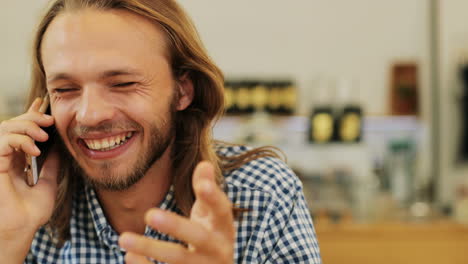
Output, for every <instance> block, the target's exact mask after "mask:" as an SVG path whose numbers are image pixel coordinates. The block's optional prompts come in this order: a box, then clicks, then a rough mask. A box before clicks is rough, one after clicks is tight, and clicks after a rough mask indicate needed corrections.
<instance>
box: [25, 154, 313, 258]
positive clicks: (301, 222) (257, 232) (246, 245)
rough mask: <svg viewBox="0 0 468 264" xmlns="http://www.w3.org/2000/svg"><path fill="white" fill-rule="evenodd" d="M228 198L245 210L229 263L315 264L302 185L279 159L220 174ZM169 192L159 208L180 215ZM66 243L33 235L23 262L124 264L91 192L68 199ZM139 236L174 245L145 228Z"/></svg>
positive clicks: (44, 234)
mask: <svg viewBox="0 0 468 264" xmlns="http://www.w3.org/2000/svg"><path fill="white" fill-rule="evenodd" d="M246 150H247V148H246V147H242V146H222V147H220V148H219V149H218V154H220V155H224V156H233V155H238V154H241V153H242V152H244V151H246ZM225 182H226V190H227V195H228V197H229V199H230V200H231V201H232V203H233V204H235V205H236V206H238V207H241V208H247V209H249V211H248V212H244V213H243V214H242V218H241V220H239V221H236V222H235V227H236V230H237V237H236V244H235V251H234V263H286V264H287V263H311V264H318V263H321V259H320V253H319V247H318V243H317V238H316V235H315V230H314V227H313V225H312V219H311V217H310V214H309V211H308V207H307V204H306V201H305V199H304V194H303V191H302V184H301V182H300V181H299V179H298V178H297V177H296V176H295V175H294V173H293V172H292V171H291V170H290V169H289V168H288V167H287V166H286V165H285V164H284V163H283V162H282V161H280V160H278V159H276V158H271V157H265V158H259V159H256V160H253V161H251V162H248V163H247V164H244V165H243V166H242V167H241V168H239V169H236V170H233V171H231V172H230V173H229V174H228V175H225ZM173 198H174V196H173V189H172V188H170V190H169V192H168V193H167V194H166V196H165V198H164V200H163V201H162V203H161V204H160V205H159V207H160V208H162V209H165V210H169V211H173V212H177V213H180V210H179V209H178V208H177V206H176V204H175V200H174V199H173ZM70 234H71V238H70V240H68V241H66V242H65V244H64V246H63V247H62V248H58V247H56V246H55V244H54V241H53V240H52V239H51V238H50V236H49V235H48V233H47V231H46V230H45V228H41V229H39V230H38V232H37V233H36V235H35V238H34V240H33V242H32V245H31V249H30V252H29V254H28V256H27V258H26V261H25V263H66V264H72V263H99V264H104V263H112V264H115V263H124V256H125V252H124V251H123V250H122V249H121V248H120V247H119V245H118V243H117V241H118V238H119V235H118V234H117V232H116V231H115V230H114V229H113V228H112V226H111V225H110V224H109V223H108V222H107V219H106V217H105V215H104V212H103V209H102V208H101V206H100V204H99V201H98V199H97V196H96V193H95V192H94V190H93V189H92V188H89V187H85V190H84V192H81V193H77V194H76V195H75V197H74V199H73V209H72V218H71V222H70ZM145 236H148V237H151V238H154V239H158V240H164V241H174V242H178V241H177V240H175V239H174V238H172V237H170V236H168V235H165V234H162V233H159V232H157V231H155V230H153V229H151V228H149V227H146V231H145Z"/></svg>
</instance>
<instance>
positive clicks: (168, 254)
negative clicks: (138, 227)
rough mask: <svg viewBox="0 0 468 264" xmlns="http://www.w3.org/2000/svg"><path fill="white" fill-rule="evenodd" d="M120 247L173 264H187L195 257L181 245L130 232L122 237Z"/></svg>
mask: <svg viewBox="0 0 468 264" xmlns="http://www.w3.org/2000/svg"><path fill="white" fill-rule="evenodd" d="M119 245H120V246H121V247H122V248H124V249H125V250H127V251H128V252H132V253H136V254H139V255H143V256H146V257H150V258H152V259H155V260H158V261H160V262H167V263H171V264H178V263H187V260H189V259H191V258H193V257H194V254H192V253H191V252H189V251H188V249H187V248H185V247H184V246H182V245H180V244H176V243H172V242H164V241H159V240H155V239H151V238H149V237H145V236H141V235H137V234H134V233H128V232H126V233H123V234H122V235H121V236H120V238H119Z"/></svg>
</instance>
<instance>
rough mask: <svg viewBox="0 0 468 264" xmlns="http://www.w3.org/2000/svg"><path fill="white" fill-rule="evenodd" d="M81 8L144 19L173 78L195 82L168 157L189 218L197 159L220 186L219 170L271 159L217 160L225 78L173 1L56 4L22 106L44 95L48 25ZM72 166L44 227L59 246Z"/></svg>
mask: <svg viewBox="0 0 468 264" xmlns="http://www.w3.org/2000/svg"><path fill="white" fill-rule="evenodd" d="M84 8H94V9H98V10H104V11H105V10H113V9H119V10H126V11H129V12H132V13H134V14H138V15H140V16H142V17H145V18H147V19H149V21H152V22H153V23H155V24H156V25H158V26H159V27H160V28H162V29H163V31H164V32H165V37H166V42H167V43H166V44H167V49H168V50H167V51H168V57H169V60H170V64H171V68H172V72H173V74H174V79H175V80H178V79H179V78H180V77H181V76H182V75H188V77H189V78H190V79H191V80H192V82H193V84H194V98H193V102H192V103H191V104H190V106H189V107H188V108H187V109H186V110H184V111H181V112H178V113H177V114H176V118H175V131H176V135H175V142H174V143H175V144H174V151H173V155H172V160H173V169H174V174H173V176H172V179H171V181H172V184H173V185H174V192H175V193H174V195H175V199H176V203H177V206H178V208H180V209H181V210H182V212H183V213H184V214H185V215H188V214H189V212H190V209H191V207H192V205H193V202H194V193H193V189H192V185H191V182H192V181H191V178H192V172H193V170H194V168H195V166H196V164H198V163H199V162H200V161H202V160H209V161H211V162H212V163H213V164H214V165H215V169H216V171H217V182H218V183H219V184H222V183H223V177H222V173H223V171H224V172H225V171H227V170H231V169H233V168H235V167H237V166H241V165H242V164H243V163H245V162H247V161H249V160H252V159H254V158H256V157H259V156H265V155H266V156H268V155H273V156H274V153H272V152H271V153H270V152H269V150H266V149H263V150H262V149H257V150H254V151H251V152H248V153H247V155H246V154H244V155H242V156H239V157H238V158H233V157H230V158H229V159H227V158H224V157H218V156H217V155H216V153H215V150H214V148H213V144H215V142H214V141H213V139H212V135H211V128H212V124H213V121H215V120H217V118H218V117H219V116H220V115H221V114H222V112H223V103H224V102H223V99H224V96H223V89H224V78H223V74H222V72H221V71H220V70H219V68H218V67H217V66H216V65H215V64H214V63H213V61H212V60H211V59H210V58H209V56H208V55H207V53H206V51H205V49H204V47H203V45H202V42H201V41H200V38H199V36H198V33H197V31H196V29H195V27H194V26H193V23H192V22H191V20H190V18H189V17H188V16H187V15H186V14H185V12H184V11H183V10H182V8H181V7H180V6H179V5H178V4H177V3H176V2H175V1H173V0H56V1H54V2H52V3H51V5H50V7H49V8H48V10H47V11H46V14H45V15H44V17H43V18H42V20H41V22H40V24H39V27H38V29H37V33H36V36H35V40H34V43H33V44H34V47H33V62H32V85H31V90H30V94H29V99H28V103H27V105H30V104H31V103H32V101H33V100H34V99H35V98H36V97H41V96H43V95H44V94H45V93H46V89H47V88H46V82H45V71H44V68H43V64H42V58H41V52H40V50H41V42H42V39H43V36H44V34H45V32H46V30H47V28H48V26H49V25H50V23H51V22H52V21H53V20H54V19H55V17H57V16H58V15H59V14H61V13H63V12H67V11H75V10H80V9H84ZM72 174H73V172H72V171H71V165H70V164H69V162H68V161H66V160H64V161H63V162H62V168H61V172H60V176H59V180H58V181H59V190H58V194H57V201H56V208H55V210H54V213H53V216H52V218H51V219H50V221H49V227H50V228H51V229H52V230H53V231H54V234H56V235H58V241H59V244H62V243H63V242H64V241H65V240H66V239H68V238H69V221H70V217H71V199H72V195H73V193H74V192H76V189H77V188H78V186H79V179H77V177H76V176H73V177H72V176H71V175H72Z"/></svg>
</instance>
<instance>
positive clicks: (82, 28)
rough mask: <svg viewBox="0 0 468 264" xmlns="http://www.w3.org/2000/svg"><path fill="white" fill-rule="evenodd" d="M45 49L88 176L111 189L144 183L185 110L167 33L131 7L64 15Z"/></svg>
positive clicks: (68, 142)
mask: <svg viewBox="0 0 468 264" xmlns="http://www.w3.org/2000/svg"><path fill="white" fill-rule="evenodd" d="M41 54H42V59H43V64H44V69H45V72H46V78H47V89H48V91H49V93H50V96H51V109H52V114H53V116H54V117H55V120H56V123H55V125H56V127H57V130H58V132H59V134H60V136H61V138H62V139H63V141H64V143H65V146H66V147H67V149H68V151H69V152H70V154H71V155H72V156H73V158H74V159H75V160H76V163H77V164H78V165H79V167H81V170H82V171H83V172H84V174H85V177H86V178H87V179H88V181H90V182H91V183H93V184H95V185H96V186H97V187H100V188H106V189H111V190H122V189H125V188H128V187H129V186H131V185H132V184H133V183H135V182H137V181H138V180H139V179H140V178H141V177H143V175H144V174H145V173H146V171H147V170H148V169H149V168H150V167H151V166H152V165H153V163H154V162H155V161H156V160H158V159H159V158H160V157H161V155H162V154H163V153H164V152H165V151H166V150H167V148H168V146H169V145H170V143H171V140H172V138H173V135H174V133H173V131H172V130H173V125H172V124H173V118H172V117H173V114H174V112H175V111H176V109H177V110H180V108H178V107H177V105H178V104H179V101H178V100H179V98H178V96H175V95H176V93H175V89H174V87H175V86H176V84H175V82H174V80H173V77H172V72H171V69H170V65H169V62H168V59H167V57H166V46H165V41H164V37H163V33H162V32H161V30H160V29H158V28H157V27H156V26H154V25H153V24H151V23H150V22H149V21H147V20H145V19H144V18H141V17H138V16H136V15H133V14H130V13H127V12H124V11H96V10H83V11H79V12H70V13H64V14H61V15H59V16H58V17H57V18H56V19H55V20H54V21H53V22H52V24H51V25H50V26H49V28H48V30H47V32H46V34H45V36H44V39H43V43H42V50H41Z"/></svg>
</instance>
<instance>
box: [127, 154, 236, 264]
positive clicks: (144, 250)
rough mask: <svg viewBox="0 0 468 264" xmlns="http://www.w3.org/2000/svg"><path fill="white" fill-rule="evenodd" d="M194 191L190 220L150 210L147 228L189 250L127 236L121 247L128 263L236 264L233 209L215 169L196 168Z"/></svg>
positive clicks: (211, 167)
mask: <svg viewBox="0 0 468 264" xmlns="http://www.w3.org/2000/svg"><path fill="white" fill-rule="evenodd" d="M193 187H194V191H195V199H196V200H195V203H194V204H193V207H192V211H191V213H190V219H188V218H185V217H182V216H180V215H177V214H175V213H171V212H167V211H163V210H160V209H150V210H149V211H148V212H147V214H146V216H145V222H146V224H147V225H149V226H151V227H152V228H153V229H155V230H157V231H159V232H161V233H165V234H168V235H170V236H173V237H174V238H177V239H179V240H181V241H184V242H186V243H187V244H188V245H189V246H188V247H185V246H184V245H180V244H176V243H172V242H165V241H159V240H155V239H151V238H148V237H145V236H142V235H138V234H134V233H128V232H125V233H123V234H122V235H121V236H120V239H119V244H120V246H121V247H122V248H124V249H125V250H126V251H127V254H126V256H125V261H126V263H129V264H130V263H152V262H150V261H149V260H148V258H150V259H154V260H157V261H161V262H166V263H170V264H178V263H203V264H210V263H216V264H220V263H226V264H227V263H232V262H233V257H234V242H235V230H234V223H233V215H232V205H231V202H230V201H229V199H228V198H227V196H226V194H225V193H224V192H223V191H222V190H221V189H220V187H219V186H218V185H217V184H216V181H215V172H214V168H213V166H212V165H211V164H210V163H209V162H201V163H200V164H198V166H197V167H196V168H195V172H194V174H193Z"/></svg>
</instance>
